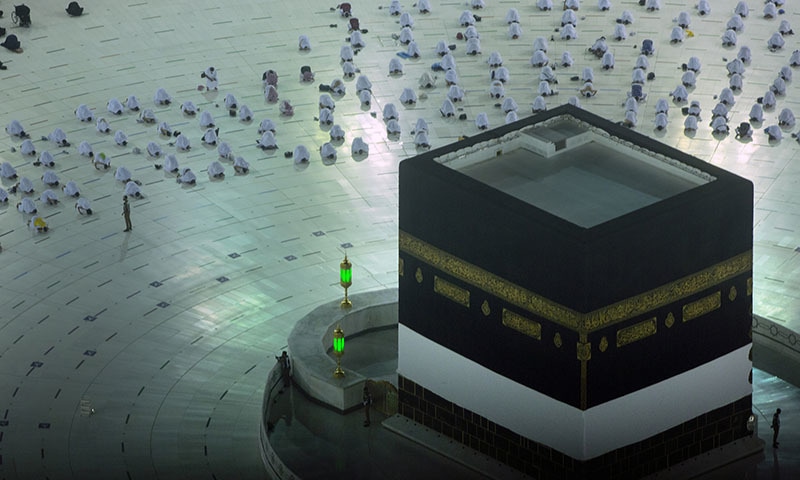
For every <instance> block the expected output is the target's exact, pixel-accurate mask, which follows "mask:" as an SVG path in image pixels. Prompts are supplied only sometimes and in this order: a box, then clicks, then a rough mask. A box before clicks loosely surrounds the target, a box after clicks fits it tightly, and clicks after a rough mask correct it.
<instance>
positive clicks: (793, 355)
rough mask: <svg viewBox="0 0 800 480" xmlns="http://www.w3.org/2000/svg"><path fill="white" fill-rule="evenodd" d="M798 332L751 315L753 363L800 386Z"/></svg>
mask: <svg viewBox="0 0 800 480" xmlns="http://www.w3.org/2000/svg"><path fill="white" fill-rule="evenodd" d="M797 337H798V334H797V333H795V332H794V331H792V330H790V329H788V328H786V327H785V326H783V325H780V324H778V323H776V322H773V321H772V320H769V319H767V318H764V317H761V316H758V315H753V365H754V366H755V367H756V368H758V369H761V370H764V371H767V372H769V373H771V374H773V375H776V376H778V377H780V378H781V379H782V380H784V381H787V382H789V383H791V384H793V385H795V386H800V343H799V342H798V338H797Z"/></svg>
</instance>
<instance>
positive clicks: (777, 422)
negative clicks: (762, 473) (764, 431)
mask: <svg viewBox="0 0 800 480" xmlns="http://www.w3.org/2000/svg"><path fill="white" fill-rule="evenodd" d="M780 430H781V409H780V408H779V409H777V410H775V414H774V415H773V416H772V448H778V445H780V442H779V441H778V432H780Z"/></svg>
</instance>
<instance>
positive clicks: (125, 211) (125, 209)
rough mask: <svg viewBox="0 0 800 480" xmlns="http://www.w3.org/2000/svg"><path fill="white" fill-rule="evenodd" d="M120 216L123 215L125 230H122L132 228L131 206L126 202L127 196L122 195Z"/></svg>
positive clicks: (127, 230) (128, 230)
mask: <svg viewBox="0 0 800 480" xmlns="http://www.w3.org/2000/svg"><path fill="white" fill-rule="evenodd" d="M122 216H123V217H125V230H123V232H130V231H131V230H133V227H132V226H131V206H130V204H129V203H128V196H127V195H123V196H122Z"/></svg>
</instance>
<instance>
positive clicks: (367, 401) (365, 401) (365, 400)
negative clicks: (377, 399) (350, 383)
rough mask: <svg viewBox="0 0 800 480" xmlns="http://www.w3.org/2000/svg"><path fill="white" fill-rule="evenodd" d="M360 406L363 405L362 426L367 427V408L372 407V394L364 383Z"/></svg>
mask: <svg viewBox="0 0 800 480" xmlns="http://www.w3.org/2000/svg"><path fill="white" fill-rule="evenodd" d="M361 404H362V405H364V426H365V427H369V423H370V422H369V407H370V406H371V405H372V394H371V393H370V391H369V387H368V386H367V384H366V383H364V395H363V396H362V399H361Z"/></svg>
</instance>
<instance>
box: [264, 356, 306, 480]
mask: <svg viewBox="0 0 800 480" xmlns="http://www.w3.org/2000/svg"><path fill="white" fill-rule="evenodd" d="M281 380H282V379H281V367H280V364H277V363H276V364H275V366H274V367H272V370H270V372H269V375H268V376H267V384H266V385H265V386H264V403H263V404H262V406H261V412H262V416H261V434H260V443H261V449H260V450H261V461H263V462H264V466H265V467H266V469H267V473H268V474H269V476H270V478H273V479H275V480H295V479H297V478H298V476H297V475H295V473H294V472H292V471H291V470H290V469H289V467H287V466H286V465H285V464H284V463H283V461H282V460H281V459H280V457H279V456H278V454H277V453H276V452H275V449H274V448H272V444H271V443H270V441H269V434H268V433H267V431H268V428H269V427H268V426H267V422H268V420H269V418H270V409H271V408H272V405H273V399H274V398H275V396H276V395H277V394H278V392H279V391H280V387H281Z"/></svg>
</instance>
